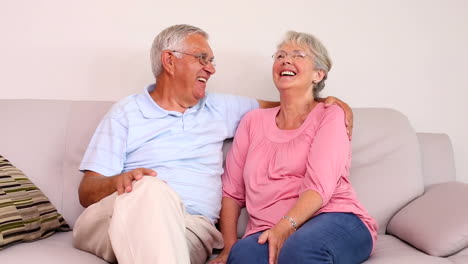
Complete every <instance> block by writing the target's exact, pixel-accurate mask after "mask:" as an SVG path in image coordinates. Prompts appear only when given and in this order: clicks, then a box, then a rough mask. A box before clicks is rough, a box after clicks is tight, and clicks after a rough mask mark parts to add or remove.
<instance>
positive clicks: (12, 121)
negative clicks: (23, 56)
mask: <svg viewBox="0 0 468 264" xmlns="http://www.w3.org/2000/svg"><path fill="white" fill-rule="evenodd" d="M111 104H112V102H103V101H69V100H39V99H33V100H29V99H0V113H1V115H0V154H1V155H3V156H4V157H5V158H6V159H8V160H9V161H10V162H11V163H12V164H13V165H14V166H16V167H17V168H18V169H20V170H22V171H23V172H24V174H25V175H26V176H27V177H28V178H29V179H30V180H31V181H32V182H33V183H34V184H35V185H36V186H37V187H39V189H41V190H42V192H43V193H44V194H45V195H46V196H47V197H48V198H49V199H50V202H51V203H52V204H53V205H54V206H55V207H56V209H57V211H58V212H59V213H60V214H61V215H62V216H63V217H64V219H65V220H66V222H67V223H68V225H69V226H70V227H73V225H74V223H75V221H76V219H77V217H78V216H79V215H80V213H81V212H82V211H83V207H82V206H81V205H80V203H79V201H78V191H77V189H78V185H79V183H80V180H81V177H82V173H81V172H80V171H78V166H79V163H80V161H81V158H82V156H83V153H84V151H85V149H86V146H87V144H88V142H89V140H90V138H91V136H92V134H93V132H94V130H95V128H96V126H97V124H98V122H99V120H100V119H101V117H102V116H103V115H104V114H105V113H106V111H107V110H108V109H109V108H110V106H111ZM353 111H354V120H355V121H354V133H353V140H352V151H353V160H352V167H351V176H350V180H351V182H352V184H353V186H354V188H355V190H356V192H357V195H358V198H359V200H360V201H361V202H362V203H363V204H364V206H365V207H366V208H367V210H368V211H369V213H370V214H371V215H372V216H373V217H375V218H376V220H377V222H378V224H379V237H378V241H377V245H376V247H375V250H374V253H373V255H372V256H371V258H369V259H368V260H367V261H366V262H365V263H372V264H374V263H379V264H380V263H392V264H393V263H424V264H429V263H441V264H442V263H457V264H461V263H465V264H466V263H468V248H467V245H468V213H467V211H468V210H467V209H466V208H467V206H466V204H468V196H467V195H468V187H467V184H464V183H460V182H456V180H455V166H454V158H453V150H452V146H451V142H450V139H449V137H448V136H447V135H446V134H433V133H416V132H415V131H414V130H413V128H412V127H411V125H410V123H409V121H408V119H407V117H406V116H405V115H403V114H402V113H400V112H398V111H395V110H392V109H384V108H356V109H353ZM229 146H230V143H229V141H227V143H226V144H225V145H224V147H223V151H224V152H226V151H227V149H228V148H229ZM463 205H465V206H463ZM1 209H2V208H1V207H0V212H1ZM0 220H1V219H0ZM247 220H248V215H247V214H246V212H245V210H243V213H242V214H241V216H240V219H239V226H238V235H239V237H241V236H242V234H243V232H244V230H245V226H246V222H247ZM0 226H1V224H0ZM0 248H1V247H0ZM33 262H36V263H49V264H53V263H68V264H73V263H105V261H103V260H101V259H100V258H98V257H95V256H94V255H91V254H88V253H86V252H83V251H80V250H77V249H75V248H74V247H73V245H72V232H55V233H54V234H53V235H51V236H49V237H47V238H44V239H40V240H35V241H30V242H22V243H16V244H13V245H10V246H7V247H5V248H3V249H0V263H18V264H22V263H28V264H29V263H33Z"/></svg>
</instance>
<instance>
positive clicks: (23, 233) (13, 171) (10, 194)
mask: <svg viewBox="0 0 468 264" xmlns="http://www.w3.org/2000/svg"><path fill="white" fill-rule="evenodd" d="M69 230H70V228H69V226H68V224H67V223H66V222H65V220H64V219H63V217H62V215H60V214H59V213H58V212H57V209H56V208H55V207H54V205H52V203H51V202H50V201H49V199H48V198H47V197H46V196H45V195H44V194H43V193H42V192H41V191H40V190H39V188H37V187H36V186H35V185H34V184H33V183H32V182H31V181H30V180H29V179H28V178H27V177H26V176H25V175H24V173H23V172H22V171H21V170H19V169H17V168H16V167H15V166H13V165H12V164H11V163H10V162H9V161H8V160H7V159H5V158H4V157H3V156H1V155H0V249H3V248H5V247H7V246H10V245H13V244H16V243H20V242H25V241H34V240H38V239H42V238H46V237H48V236H51V235H52V234H54V233H55V232H56V231H69Z"/></svg>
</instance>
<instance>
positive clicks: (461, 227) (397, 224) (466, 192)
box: [387, 182, 468, 257]
mask: <svg viewBox="0 0 468 264" xmlns="http://www.w3.org/2000/svg"><path fill="white" fill-rule="evenodd" d="M467 205H468V184H464V183H460V182H448V183H442V184H438V185H435V186H432V187H430V188H429V189H428V190H427V191H426V193H424V195H422V196H421V197H419V198H417V199H416V200H414V201H412V202H411V203H410V204H408V205H407V206H405V207H404V208H403V209H401V210H400V211H399V212H398V213H397V214H396V215H395V216H394V217H393V218H392V219H391V221H390V222H389V224H388V228H387V231H388V233H389V234H393V235H395V236H397V237H398V238H400V239H401V240H404V241H406V242H408V243H409V244H411V245H413V246H414V247H416V248H418V249H420V250H422V251H424V252H426V253H427V254H429V255H432V256H440V257H444V256H450V255H452V254H454V253H456V252H458V251H460V250H462V249H464V248H465V247H467V246H468V210H467V209H466V208H467Z"/></svg>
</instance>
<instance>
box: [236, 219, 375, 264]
mask: <svg viewBox="0 0 468 264" xmlns="http://www.w3.org/2000/svg"><path fill="white" fill-rule="evenodd" d="M261 234H262V232H258V233H255V234H252V235H250V236H248V237H245V238H243V239H241V240H239V241H237V243H236V244H235V245H234V246H233V247H232V249H231V252H230V254H229V258H228V261H227V263H228V264H248V263H252V264H261V263H265V264H268V243H265V244H263V245H261V244H258V242H257V241H258V237H259V236H260V235H261ZM371 251H372V237H371V234H370V232H369V230H368V229H367V227H366V226H365V225H364V223H363V222H362V221H361V219H360V218H359V217H357V216H356V215H354V214H351V213H322V214H319V215H317V216H314V217H313V218H311V219H310V220H309V221H307V222H306V223H304V224H303V225H302V226H301V227H300V228H299V229H298V230H297V231H296V232H294V233H293V234H292V235H291V236H290V237H289V238H288V239H287V240H286V242H285V243H284V245H283V248H282V249H281V251H280V253H279V256H278V263H279V264H287V263H301V264H302V263H314V264H315V263H335V264H336V263H361V262H363V261H365V260H366V259H367V258H369V255H370V253H371Z"/></svg>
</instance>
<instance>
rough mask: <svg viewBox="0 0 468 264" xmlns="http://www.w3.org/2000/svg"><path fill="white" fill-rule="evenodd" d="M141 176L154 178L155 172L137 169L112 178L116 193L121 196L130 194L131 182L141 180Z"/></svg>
mask: <svg viewBox="0 0 468 264" xmlns="http://www.w3.org/2000/svg"><path fill="white" fill-rule="evenodd" d="M143 176H156V172H155V171H154V170H151V169H146V168H138V169H134V170H131V171H127V172H124V173H122V174H119V175H116V176H114V177H115V187H116V189H117V193H118V194H119V195H121V194H123V193H129V192H131V191H132V183H133V181H138V180H141V179H142V178H143Z"/></svg>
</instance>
